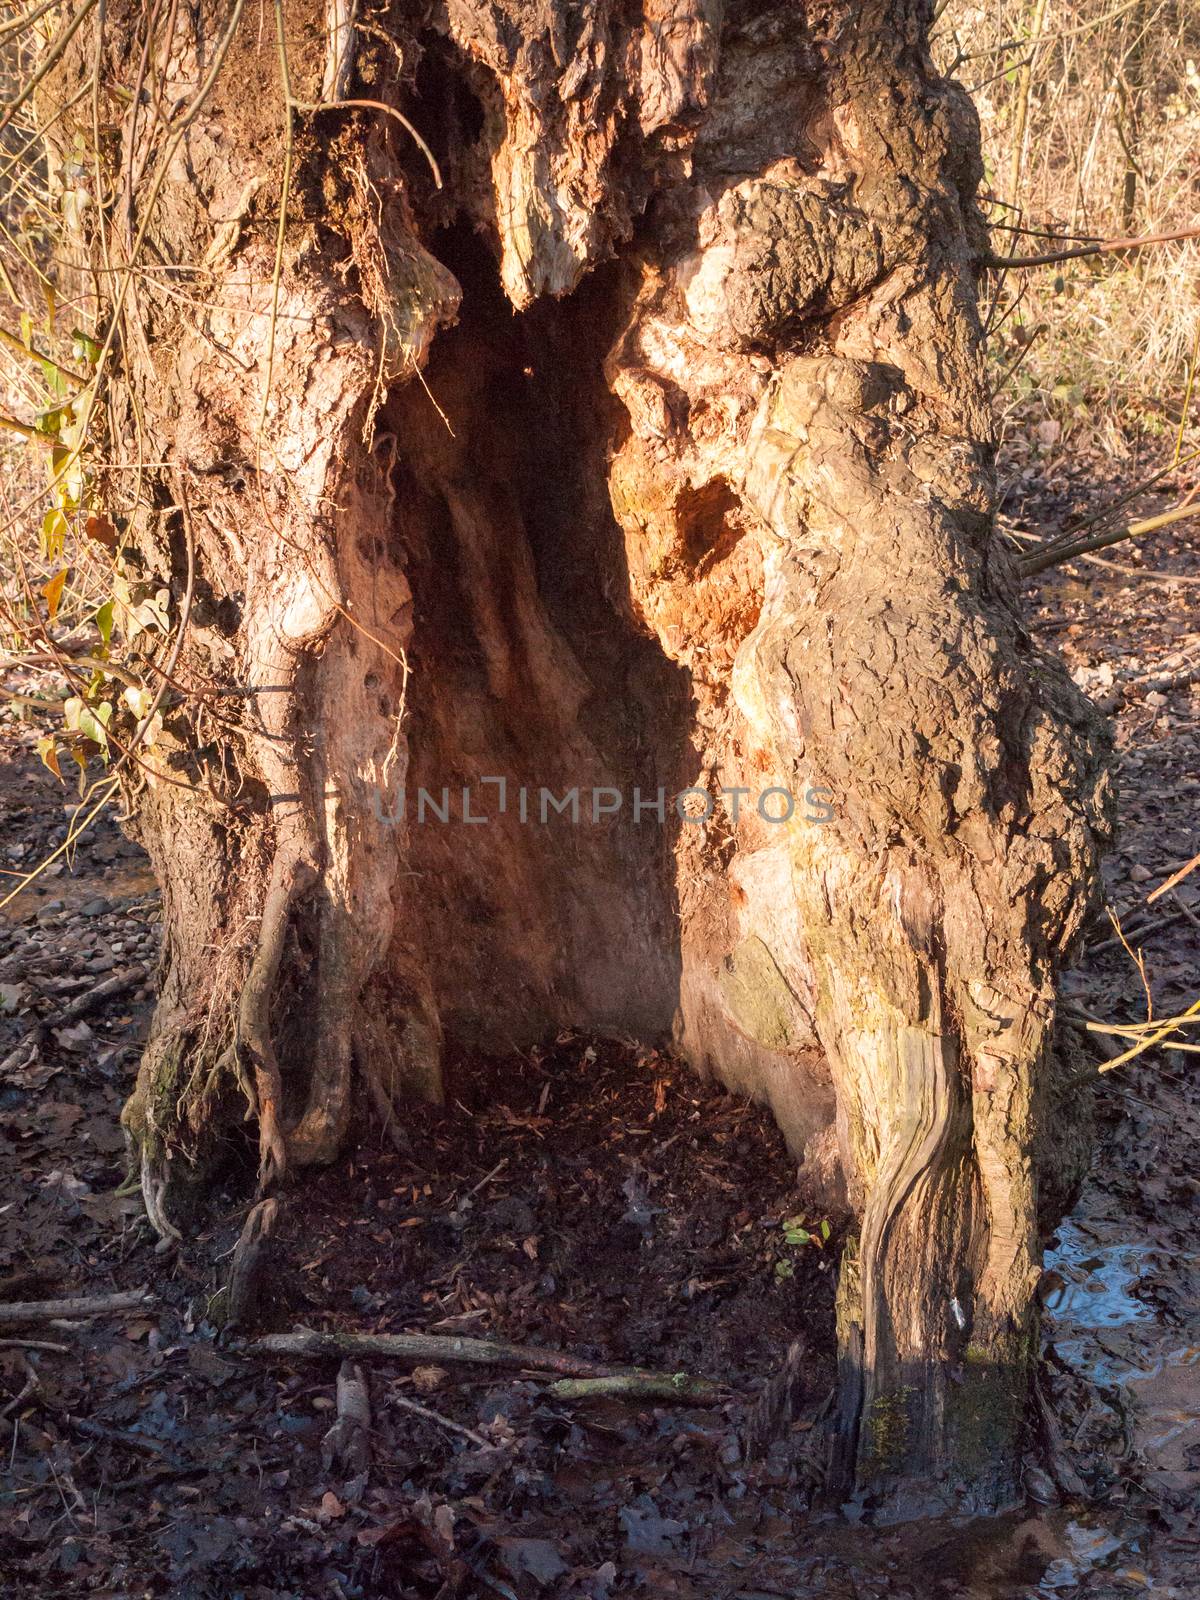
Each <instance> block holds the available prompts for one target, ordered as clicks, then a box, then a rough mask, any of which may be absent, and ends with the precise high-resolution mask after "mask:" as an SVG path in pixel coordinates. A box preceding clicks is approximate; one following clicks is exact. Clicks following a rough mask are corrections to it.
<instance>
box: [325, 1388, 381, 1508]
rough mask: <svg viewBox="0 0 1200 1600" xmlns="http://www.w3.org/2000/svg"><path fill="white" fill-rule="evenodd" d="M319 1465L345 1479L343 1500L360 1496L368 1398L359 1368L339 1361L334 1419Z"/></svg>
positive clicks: (367, 1465)
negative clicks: (336, 1470)
mask: <svg viewBox="0 0 1200 1600" xmlns="http://www.w3.org/2000/svg"><path fill="white" fill-rule="evenodd" d="M321 1465H322V1466H323V1467H324V1469H325V1471H326V1472H331V1471H333V1469H334V1468H335V1467H337V1468H338V1469H339V1470H340V1471H341V1472H342V1473H343V1474H344V1475H345V1478H346V1485H345V1498H346V1499H347V1500H349V1501H351V1502H354V1501H356V1500H358V1499H360V1498H361V1497H362V1493H363V1490H364V1489H365V1488H366V1486H367V1478H368V1475H369V1474H370V1470H371V1396H370V1394H369V1393H368V1391H367V1380H366V1378H365V1377H364V1376H363V1370H362V1368H361V1367H359V1366H356V1365H355V1363H354V1362H353V1361H343V1362H342V1364H341V1366H340V1367H339V1368H338V1375H337V1416H336V1419H335V1421H334V1423H333V1426H332V1427H331V1428H330V1429H329V1431H328V1432H327V1433H326V1435H325V1437H324V1438H323V1439H322V1441H321Z"/></svg>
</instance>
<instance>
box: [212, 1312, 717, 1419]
mask: <svg viewBox="0 0 1200 1600" xmlns="http://www.w3.org/2000/svg"><path fill="white" fill-rule="evenodd" d="M243 1348H244V1349H246V1350H249V1351H251V1352H254V1353H257V1354H262V1355H271V1356H306V1357H307V1356H342V1357H345V1356H350V1357H355V1356H387V1357H391V1358H392V1359H393V1360H399V1361H418V1362H420V1361H434V1362H447V1361H460V1362H468V1363H471V1364H473V1365H476V1366H485V1367H525V1368H528V1369H529V1370H531V1371H533V1372H558V1373H562V1374H563V1376H564V1378H565V1379H567V1380H568V1381H566V1382H558V1383H552V1384H551V1385H550V1389H549V1393H550V1394H551V1395H553V1396H554V1397H555V1399H558V1400H586V1399H588V1398H589V1397H590V1396H592V1395H598V1394H611V1395H630V1396H634V1397H636V1398H640V1399H645V1400H649V1399H658V1400H674V1401H676V1402H677V1403H679V1404H683V1405H713V1404H715V1403H716V1401H717V1400H719V1399H721V1398H722V1397H723V1395H724V1393H725V1391H724V1389H723V1388H722V1387H721V1385H720V1384H717V1383H710V1382H709V1380H708V1379H707V1378H693V1377H690V1376H689V1375H688V1374H687V1373H686V1372H637V1371H633V1372H631V1371H630V1370H629V1369H628V1368H624V1369H621V1368H617V1367H607V1366H604V1365H603V1364H602V1363H601V1362H598V1361H586V1360H584V1359H583V1358H582V1357H580V1356H572V1355H568V1354H567V1353H566V1352H565V1351H562V1350H541V1349H538V1348H537V1347H536V1346H535V1345H527V1344H506V1343H504V1342H503V1341H502V1340H500V1339H467V1338H459V1337H457V1336H455V1335H451V1334H436V1333H314V1332H313V1331H312V1330H310V1329H308V1328H301V1329H298V1330H297V1331H296V1332H294V1333H267V1334H264V1335H263V1336H262V1338H261V1339H252V1340H251V1341H250V1342H249V1344H247V1345H245V1346H243ZM413 1404H415V1402H413ZM408 1409H412V1406H411V1405H410V1406H409V1408H408Z"/></svg>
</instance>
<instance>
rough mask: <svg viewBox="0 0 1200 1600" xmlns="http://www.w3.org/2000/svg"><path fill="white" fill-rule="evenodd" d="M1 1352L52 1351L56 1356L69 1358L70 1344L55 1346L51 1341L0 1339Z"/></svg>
mask: <svg viewBox="0 0 1200 1600" xmlns="http://www.w3.org/2000/svg"><path fill="white" fill-rule="evenodd" d="M0 1350H51V1351H53V1352H54V1354H55V1355H56V1356H69V1355H70V1354H71V1346H70V1345H69V1344H55V1343H54V1342H53V1340H51V1339H0Z"/></svg>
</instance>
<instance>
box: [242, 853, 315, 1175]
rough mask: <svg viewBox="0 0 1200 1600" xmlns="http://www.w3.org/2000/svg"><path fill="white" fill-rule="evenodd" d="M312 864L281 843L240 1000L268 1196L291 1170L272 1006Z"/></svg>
mask: <svg viewBox="0 0 1200 1600" xmlns="http://www.w3.org/2000/svg"><path fill="white" fill-rule="evenodd" d="M316 878H317V873H316V869H315V867H314V866H313V864H312V862H311V861H309V860H308V859H307V857H306V856H304V855H303V854H301V853H300V851H299V850H297V849H295V848H289V847H287V846H284V845H281V846H280V847H279V848H278V849H277V850H276V852H275V860H274V861H273V862H272V864H271V881H270V883H269V885H268V886H267V894H266V899H265V900H264V902H263V912H262V928H261V931H260V933H259V940H258V949H257V951H256V952H255V955H254V959H253V961H252V962H251V963H250V971H249V972H248V973H247V974H246V982H245V984H244V985H243V987H242V994H241V999H240V1001H239V1002H238V1014H237V1040H236V1043H235V1045H234V1049H235V1050H236V1051H237V1053H238V1055H239V1056H240V1055H241V1053H242V1051H245V1052H246V1054H247V1056H248V1057H249V1059H250V1064H251V1066H252V1068H253V1072H254V1089H255V1098H256V1100H257V1102H258V1149H259V1163H258V1190H259V1193H260V1194H264V1193H265V1192H266V1191H267V1189H269V1188H270V1187H271V1186H272V1184H274V1183H277V1182H279V1181H280V1180H281V1179H282V1178H283V1177H284V1175H285V1173H286V1172H287V1166H288V1156H287V1143H286V1140H285V1139H284V1135H283V1126H282V1101H283V1083H282V1080H281V1078H280V1073H279V1061H278V1059H277V1058H276V1055H275V1046H274V1043H273V1042H272V1039H271V1025H270V1015H269V1013H270V1007H271V996H272V994H273V993H274V989H275V980H276V978H277V977H278V975H279V964H280V961H281V960H282V958H283V943H284V938H285V936H286V934H287V926H288V917H289V916H290V914H291V909H292V905H293V903H294V902H295V900H296V899H297V897H298V896H299V895H300V894H301V893H303V891H304V890H306V889H308V888H309V887H311V885H312V884H313V883H315V882H316Z"/></svg>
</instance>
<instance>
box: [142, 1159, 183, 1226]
mask: <svg viewBox="0 0 1200 1600" xmlns="http://www.w3.org/2000/svg"><path fill="white" fill-rule="evenodd" d="M141 1182H142V1204H143V1205H144V1206H145V1207H146V1216H147V1217H148V1218H149V1221H150V1226H151V1227H152V1228H153V1229H154V1231H155V1233H156V1234H157V1235H158V1237H159V1241H160V1243H163V1242H165V1243H170V1242H172V1241H174V1242H178V1241H179V1240H180V1239H182V1238H183V1235H182V1234H181V1233H180V1231H179V1229H178V1228H177V1227H176V1226H175V1224H174V1223H173V1222H172V1221H171V1219H170V1217H168V1216H167V1213H166V1195H167V1180H166V1178H165V1177H160V1176H159V1175H158V1174H157V1172H156V1171H155V1163H154V1160H153V1159H152V1157H151V1154H150V1146H149V1144H143V1145H142V1175H141Z"/></svg>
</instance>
